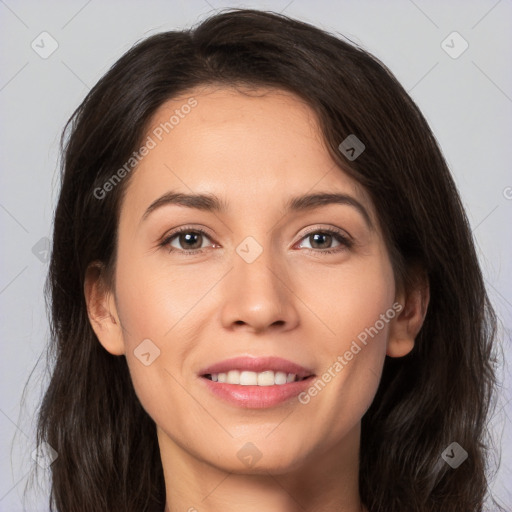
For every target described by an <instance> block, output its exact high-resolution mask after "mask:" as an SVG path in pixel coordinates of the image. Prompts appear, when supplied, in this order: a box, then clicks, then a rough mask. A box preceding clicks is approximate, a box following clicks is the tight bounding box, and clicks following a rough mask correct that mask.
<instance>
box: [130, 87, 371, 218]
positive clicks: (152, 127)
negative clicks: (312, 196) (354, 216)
mask: <svg viewBox="0 0 512 512" xmlns="http://www.w3.org/2000/svg"><path fill="white" fill-rule="evenodd" d="M145 142H147V143H148V144H147V145H148V146H151V149H150V150H149V151H148V152H147V154H146V155H145V156H144V157H143V158H142V159H141V161H140V162H139V164H138V165H137V167H136V170H135V171H134V173H133V176H132V177H131V180H130V184H129V186H128V189H127V194H126V196H125V201H127V202H129V203H130V205H131V208H130V210H132V209H135V210H138V211H140V210H141V209H143V208H147V206H148V204H149V203H151V201H153V200H154V199H155V198H156V197H158V196H159V195H161V194H162V193H164V192H166V191H168V190H173V191H180V192H183V193H214V194H215V195H217V196H219V197H223V198H226V202H227V203H231V202H238V204H239V206H242V203H244V204H245V205H246V206H247V207H251V206H252V207H255V208H261V205H262V203H265V204H269V203H272V202H277V203H282V204H284V203H285V202H286V200H287V199H288V198H289V197H290V196H297V195H300V194H304V193H305V192H307V191H314V189H315V188H321V189H322V190H326V189H328V190H330V189H332V190H337V191H342V192H345V193H350V194H352V195H354V196H355V197H357V198H358V199H359V200H361V201H365V202H366V204H367V205H369V204H370V203H369V198H368V196H367V195H366V193H365V191H364V190H363V188H362V187H361V186H360V185H359V184H358V183H357V182H356V181H355V180H354V179H353V178H351V177H350V176H349V175H348V174H346V173H345V172H343V171H342V170H341V169H340V168H339V166H338V165H337V163H336V162H335V161H334V160H333V159H332V157H331V155H330V153H329V151H328V150H327V148H326V146H325V143H324V141H323V137H322V134H321V131H320V129H319V125H318V121H317V118H316V115H315V113H314V111H313V110H312V109H311V107H310V106H309V105H307V104H306V103H305V102H304V101H303V100H302V99H301V98H299V97H298V96H296V95H294V94H292V93H290V92H287V91H282V90H277V89H262V88H259V89H251V90H248V89H244V90H240V89H238V88H237V89H235V88H234V87H218V86H217V87H213V86H203V87H200V88H196V89H191V90H190V91H187V92H186V93H185V94H182V95H180V96H179V97H176V98H174V99H172V100H169V101H167V102H166V103H164V104H163V105H162V106H161V107H160V108H159V109H158V110H157V111H156V112H155V114H154V115H153V117H152V119H151V122H150V123H149V128H148V130H147V133H146V136H145ZM132 207H133V208H132ZM370 209H371V207H370Z"/></svg>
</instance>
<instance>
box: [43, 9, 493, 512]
mask: <svg viewBox="0 0 512 512" xmlns="http://www.w3.org/2000/svg"><path fill="white" fill-rule="evenodd" d="M68 127H69V128H70V130H69V132H68V131H66V132H65V133H66V134H68V138H67V141H66V145H65V148H64V161H63V176H62V189H61V193H60V198H59V201H58V205H57V209H56V213H55V227H54V236H53V251H52V256H51V265H50V274H49V279H48V293H49V298H50V300H51V326H52V335H53V336H52V338H53V339H52V346H51V350H52V354H54V357H55V359H54V367H53V373H52V378H51V382H50V385H49V388H48V390H47V392H46V395H45V397H44V401H43V403H42V406H41V409H40V412H39V423H38V428H39V430H38V442H39V443H40V444H41V446H43V445H44V446H50V447H51V448H52V449H53V450H55V453H56V458H55V460H54V461H53V463H52V465H51V472H52V496H51V504H52V505H53V507H54V508H53V510H58V511H66V512H74V511H91V510H94V511H105V512H106V511H114V510H119V511H123V512H124V511H134V512H135V511H137V512H140V511H144V510H156V511H163V510H164V509H165V510H166V511H169V512H170V511H175V510H189V511H193V510H197V511H214V510H215V511H216V510H223V511H230V510H235V508H236V510H238V511H239V510H244V511H252V510H262V509H263V510H272V511H294V510H305V511H313V510H315V511H316V510H326V511H327V510H329V511H330V510H336V511H344V512H355V511H361V510H365V511H367V512H380V511H382V512H384V511H385V512H393V511H407V512H413V511H417V512H426V511H440V510H442V511H443V512H450V511H464V512H468V511H479V510H482V507H483V503H484V498H485V496H486V486H487V477H486V474H485V472H484V470H485V465H486V451H485V438H484V425H485V421H486V415H487V411H488V406H489V403H490V400H491V397H492V391H493V385H494V382H495V377H494V370H493V366H492V364H491V355H492V350H493V339H494V333H495V315H494V312H493V310H492V308H491V306H490V303H489V300H488V297H487V295H486V291H485V288H484V284H483V278H482V274H481V271H480V269H479V266H478V261H477V257H476V255H475V250H474V247H473V243H472V238H471V233H470V230H469V227H468V221H467V218H466V215H465V213H464V211H463V208H462V205H461V202H460V198H459V195H458V193H457V190H456V187H455V185H454V182H453V179H452V177H451V176H450V173H449V170H448V168H447V165H446V163H445V161H444V159H443V156H442V154H441V152H440V150H439V147H438V145H437V143H436V141H435V139H434V136H433V134H432V132H431V130H430V128H429V127H428V125H427V123H426V121H425V119H424V117H423V116H422V115H421V113H420V112H419V110H418V108H417V107H416V105H415V104H414V102H413V101H412V100H411V99H410V98H409V96H408V95H407V94H406V92H405V91H404V89H403V88H402V87H401V86H400V85H399V83H398V82H397V81H396V79H395V78H394V77H393V75H392V74H391V73H390V72H389V70H387V68H386V67H385V66H384V65H382V64H381V63H380V62H379V61H378V60H377V59H375V58H374V57H373V56H371V55H369V54H368V53H366V52H365V51H364V50H362V49H360V48H357V47H355V46H354V45H352V44H348V43H346V42H344V41H342V40H340V39H338V38H337V37H334V36H332V35H330V34H328V33H326V32H323V31H321V30H319V29H317V28H315V27H312V26H310V25H308V24H305V23H302V22H299V21H295V20H292V19H289V18H287V17H285V16H282V15H277V14H274V13H270V12H262V11H255V10H231V11H228V12H223V13H221V14H217V15H215V16H213V17H211V18H209V19H207V20H206V21H204V22H202V23H201V24H200V25H199V26H197V27H195V28H194V29H193V30H190V31H182V32H181V31H176V32H166V33H161V34H157V35H154V36H152V37H150V38H148V39H146V40H144V41H142V42H141V43H139V44H137V45H136V46H134V47H133V48H132V49H131V50H130V51H129V52H127V53H126V54H125V55H124V56H123V57H121V59H119V61H118V62H116V64H115V65H114V66H113V67H112V69H111V70H110V71H109V72H108V73H107V74H106V75H105V76H104V77H103V78H102V79H101V80H100V81H99V82H98V84H97V85H96V86H95V87H94V88H93V89H92V90H91V92H90V93H89V94H88V96H87V97H86V99H85V100H84V102H83V103H82V105H80V107H79V108H78V109H77V111H76V112H75V113H74V115H73V116H72V119H71V120H70V123H69V126H68ZM447 221H448V222H447ZM45 443H46V444H45Z"/></svg>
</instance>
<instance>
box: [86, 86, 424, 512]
mask: <svg viewBox="0 0 512 512" xmlns="http://www.w3.org/2000/svg"><path fill="white" fill-rule="evenodd" d="M191 96H193V97H194V98H195V99H196V100H197V102H198V104H197V106H196V107H195V108H193V109H192V110H191V112H190V113H189V114H188V115H186V116H184V118H183V119H180V123H179V124H178V125H176V126H175V127H174V129H173V130H172V131H170V132H169V134H168V135H166V136H165V137H164V138H163V139H162V141H161V142H158V144H157V146H156V147H155V148H154V149H152V150H151V151H150V152H149V154H148V155H146V156H145V157H144V158H143V159H142V161H141V162H140V164H139V165H138V167H137V169H136V170H135V171H133V174H132V175H131V177H130V182H129V184H128V187H127V190H126V195H125V197H124V199H123V202H122V205H121V214H120V221H119V233H118V251H117V261H116V268H115V286H114V288H113V289H110V290H109V289H107V287H106V286H105V284H104V278H103V275H104V274H103V273H102V272H101V266H100V265H98V264H96V263H94V264H91V266H90V268H89V270H88V272H87V276H86V285H85V295H86V299H87V304H88V311H89V318H90V321H91V325H92V326H93V328H94V330H95V332H96V334H97V337H98V339H99V341H100V343H101V344H102V345H103V347H104V348H105V349H106V350H107V351H108V352H110V353H112V354H115V355H125V357H126V361H127V363H128V366H129V369H130V374H131V377H132V379H133V383H134V387H135V390H136V392H137V395H138V397H139V399H140V401H141V403H142V405H143V406H144V408H145V410H146V411H147V412H148V414H149V415H150V416H151V417H152V418H153V420H154V421H155V422H156V424H157V432H158V441H159V446H160V452H161V456H162V463H163V468H164V476H165V482H166V493H167V508H166V510H168V511H173V512H174V511H187V510H189V511H190V512H192V511H194V510H197V511H199V512H203V511H205V512H206V511H207V512H214V511H215V512H216V511H223V512H230V511H235V510H236V511H237V512H240V511H241V510H243V511H245V512H249V511H256V510H258V511H260V510H273V511H276V512H292V511H296V510H303V511H308V512H309V511H318V510H322V511H326V512H328V511H337V512H340V511H343V512H356V511H357V512H360V511H361V510H364V509H363V508H362V505H361V502H360V497H359V489H358V452H359V440H360V424H361V418H362V416H363V415H364V413H365V411H366V410H367V409H368V407H369V406H370V404H371V402H372V400H373V398H374V396H375V392H376V390H377V386H378V383H379V378H380V375H381V370H382V367H383V363H384V358H385V355H386V354H388V355H389V356H392V357H401V356H403V355H405V354H407V353H408V352H409V351H410V350H411V349H412V348H413V346H414V338H415V337H416V335H417V333H418V331H419V329H420V328H421V325H422V322H423V319H424V316H425V313H426V308H427V305H428V286H422V287H419V288H418V289H413V290H409V291H407V293H405V292H402V291H400V287H399V286H397V283H395V279H394V275H393V269H392V266H391V262H390V259H389V255H388V252H387V250H386V246H385V243H384V239H383V236H382V231H381V229H380V227H379V221H378V214H377V212H376V211H375V209H374V206H373V204H372V202H371V200H370V199H369V197H368V195H367V194H366V193H365V191H364V190H363V188H362V187H361V186H360V185H358V183H357V182H356V181H354V180H353V179H352V178H350V177H349V176H348V175H347V174H346V173H345V172H343V171H342V170H341V169H340V168H339V167H337V166H335V163H334V161H333V160H332V158H331V156H330V155H329V153H328V151H327V149H326V147H325V145H324V143H323V142H322V137H321V133H320V130H319V128H318V124H317V121H316V118H315V115H314V113H313V111H312V110H311V109H310V107H308V106H307V105H306V104H305V103H304V102H302V101H301V100H300V99H299V98H298V97H296V96H294V95H293V94H290V93H288V92H284V91H277V90H272V89H265V90H264V89H259V90H257V91H256V90H254V91H252V92H250V93H249V92H248V91H246V93H243V92H241V91H240V90H237V89H234V88H228V87H225V86H222V87H212V86H209V87H203V88H198V89H195V90H192V91H188V92H187V94H186V95H183V96H182V97H180V98H175V99H173V100H172V101H168V102H167V103H165V104H164V105H162V106H161V107H160V109H159V110H158V111H157V112H156V114H155V116H154V117H153V119H152V123H151V128H150V130H149V131H148V134H151V130H152V129H153V127H156V126H158V125H159V124H160V123H162V122H165V121H167V120H168V119H169V117H170V116H171V115H172V113H173V111H174V110H175V109H179V108H180V107H181V106H182V105H184V104H185V103H186V101H187V99H188V98H189V97H191ZM171 190H173V191H178V192H183V193H192V192H194V193H210V192H211V193H215V194H216V195H218V196H219V197H221V198H222V199H223V200H224V202H225V203H226V204H227V205H228V210H227V211H226V212H224V213H220V212H215V213H213V212H207V211H201V210H198V209H191V208H187V207H184V206H180V205H166V206H163V207H161V208H158V209H156V210H154V211H153V212H152V213H151V214H149V215H148V217H147V218H146V219H145V220H142V221H141V217H142V216H143V214H144V212H145V211H146V209H147V208H148V206H149V205H150V204H151V203H152V202H153V201H154V200H155V199H157V198H159V197H160V196H161V195H163V194H164V193H165V192H168V191H171ZM333 191H335V192H342V193H345V194H349V195H350V196H352V197H354V198H356V199H357V200H358V201H359V202H360V203H361V204H362V205H363V206H364V208H365V209H366V210H367V212H368V214H369V216H370V219H371V222H372V224H373V229H372V228H371V227H369V226H368V224H367V223H366V222H365V219H364V217H363V216H362V215H361V214H360V213H359V212H358V210H357V209H356V208H354V207H352V206H350V205H340V204H330V205H325V206H321V207H318V208H316V209H314V210H311V211H307V212H300V213H293V212H286V211H285V210H284V205H285V203H286V201H287V200H288V199H289V198H290V197H292V196H297V195H301V194H306V193H312V192H333ZM180 226H187V227H190V229H189V231H188V232H190V231H192V234H194V233H195V231H194V229H197V228H203V229H204V230H206V231H207V232H208V236H204V237H201V236H200V235H198V238H197V239H195V240H196V245H195V246H194V247H202V248H203V249H204V250H203V252H202V253H196V254H192V255H184V254H183V253H179V251H180V250H181V251H183V250H186V249H187V245H186V241H183V237H181V242H180V237H179V236H177V237H175V238H174V239H173V241H172V242H171V244H172V247H174V249H175V251H174V252H169V250H168V249H167V248H165V247H161V246H159V241H161V240H162V239H163V238H165V236H164V235H168V234H170V233H171V231H172V230H173V229H174V228H178V227H180ZM313 228H315V229H314V231H313V232H314V233H318V232H320V233H322V232H323V230H325V229H336V228H337V229H339V230H340V231H341V232H342V233H343V234H345V235H348V236H349V237H350V239H351V240H352V241H353V245H352V246H351V247H345V246H344V245H342V244H341V242H339V241H338V240H337V239H336V238H335V237H333V238H332V239H330V240H329V238H327V239H325V240H322V239H320V241H317V242H315V240H314V239H313V237H312V236H306V234H307V235H312V233H309V231H310V230H313ZM316 228H317V229H316ZM248 236H251V237H253V238H254V239H255V240H256V241H257V242H258V243H259V244H260V246H261V247H262V249H263V252H262V253H261V254H260V255H259V257H258V258H257V259H256V260H255V261H254V262H252V263H247V262H246V261H245V260H244V259H243V258H242V257H240V256H239V254H238V253H237V252H236V248H237V246H239V244H240V243H241V242H242V241H244V239H245V238H246V237H248ZM193 242H194V240H193V241H192V243H193ZM190 243H191V242H189V244H190ZM329 249H341V250H340V251H339V252H336V253H333V254H323V253H325V251H326V250H329ZM396 302H398V303H399V304H401V305H403V306H404V308H403V310H402V312H401V313H400V314H398V315H396V316H395V317H394V318H393V319H392V320H390V321H389V322H388V323H386V324H385V327H384V328H383V329H381V330H380V331H379V333H378V335H376V336H374V337H373V338H369V342H368V344H367V345H366V346H363V345H361V344H360V345H361V346H362V349H361V351H360V352H358V353H357V354H356V355H354V357H353V358H352V359H351V360H350V361H348V362H347V364H346V365H345V366H344V367H343V369H342V370H341V371H340V372H338V373H337V374H336V377H335V378H332V380H331V381H330V382H329V383H328V384H327V385H326V386H325V387H324V388H323V390H322V391H321V392H319V393H318V394H317V395H316V396H315V397H312V398H311V400H310V401H309V403H307V404H301V403H300V402H299V401H298V400H297V399H292V400H290V401H288V402H286V403H284V404H281V405H278V406H275V407H271V408H268V409H257V410H256V409H242V408H239V407H236V406H234V405H231V404H228V403H225V402H223V401H222V400H220V399H219V398H216V397H215V396H213V395H212V394H211V393H210V392H209V391H208V390H207V389H206V387H205V386H204V385H203V384H204V382H202V381H201V377H199V375H198V372H199V370H200V369H202V368H204V367H205V366H207V365H209V364H213V363H215V362H218V361H221V360H224V359H226V358H230V357H234V356H239V355H252V356H266V355H273V356H279V357H283V358H285V359H290V360H292V361H294V362H296V363H299V364H301V365H303V366H305V367H307V368H310V369H313V370H314V373H315V374H316V375H317V376H321V375H322V374H323V373H324V372H325V371H326V370H327V369H328V368H329V367H332V365H333V364H334V363H335V361H336V359H337V357H338V356H339V355H343V354H344V353H345V352H346V351H347V350H349V349H350V346H351V343H352V342H353V340H355V339H356V338H357V335H358V334H359V333H361V332H362V331H364V330H365V328H368V327H370V326H373V325H374V324H375V322H376V321H377V320H378V319H379V318H380V315H381V314H384V313H385V312H386V311H387V310H389V309H390V308H392V305H393V304H394V303H396ZM145 339H150V340H151V341H152V343H154V345H156V346H157V347H158V348H159V350H160V355H159V357H157V358H156V359H155V360H154V361H153V362H152V363H151V364H150V365H149V366H145V365H144V364H142V363H141V361H140V360H139V359H138V358H137V357H136V356H135V354H134V350H135V349H136V348H137V346H138V345H139V344H140V343H141V342H142V340H145ZM248 442H250V443H252V444H253V445H255V446H256V447H257V449H258V451H259V452H260V454H261V458H260V459H259V461H258V462H257V463H256V464H255V465H254V466H251V467H249V466H247V465H246V464H244V463H243V462H242V461H241V460H240V459H239V458H238V457H237V453H238V451H239V450H240V449H242V448H243V447H244V445H246V443H248ZM241 506H242V507H243V508H240V507H241Z"/></svg>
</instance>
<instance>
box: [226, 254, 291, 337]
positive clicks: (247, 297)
mask: <svg viewBox="0 0 512 512" xmlns="http://www.w3.org/2000/svg"><path fill="white" fill-rule="evenodd" d="M233 266H234V268H233V269H232V270H231V272H229V273H228V275H227V276H226V279H225V280H224V283H223V293H224V297H223V301H222V304H223V305H222V311H221V319H222V323H223V326H224V327H225V328H226V329H229V330H233V329H237V330H248V331H252V332H262V331H265V330H267V329H273V330H274V329H275V330H289V329H293V328H294V327H296V326H297V324H298V323H299V314H298V310H297V301H298V298H297V297H295V295H294V293H293V291H292V290H293V286H292V282H291V281H292V280H291V277H290V275H289V273H288V272H287V269H286V267H285V262H284V261H279V260H278V259H277V258H276V257H275V256H273V255H272V254H271V251H270V250H263V252H262V253H261V254H260V255H259V256H258V258H257V259H256V260H255V261H252V262H251V263H248V262H247V261H245V260H244V259H243V258H242V257H240V256H239V255H238V254H235V256H234V259H233Z"/></svg>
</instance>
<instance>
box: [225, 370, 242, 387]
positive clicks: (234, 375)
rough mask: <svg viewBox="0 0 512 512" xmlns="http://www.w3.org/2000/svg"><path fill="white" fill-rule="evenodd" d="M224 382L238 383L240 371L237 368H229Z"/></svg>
mask: <svg viewBox="0 0 512 512" xmlns="http://www.w3.org/2000/svg"><path fill="white" fill-rule="evenodd" d="M226 382H227V383H228V384H238V383H239V382H240V372H239V371H238V370H229V372H228V377H227V379H226Z"/></svg>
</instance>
